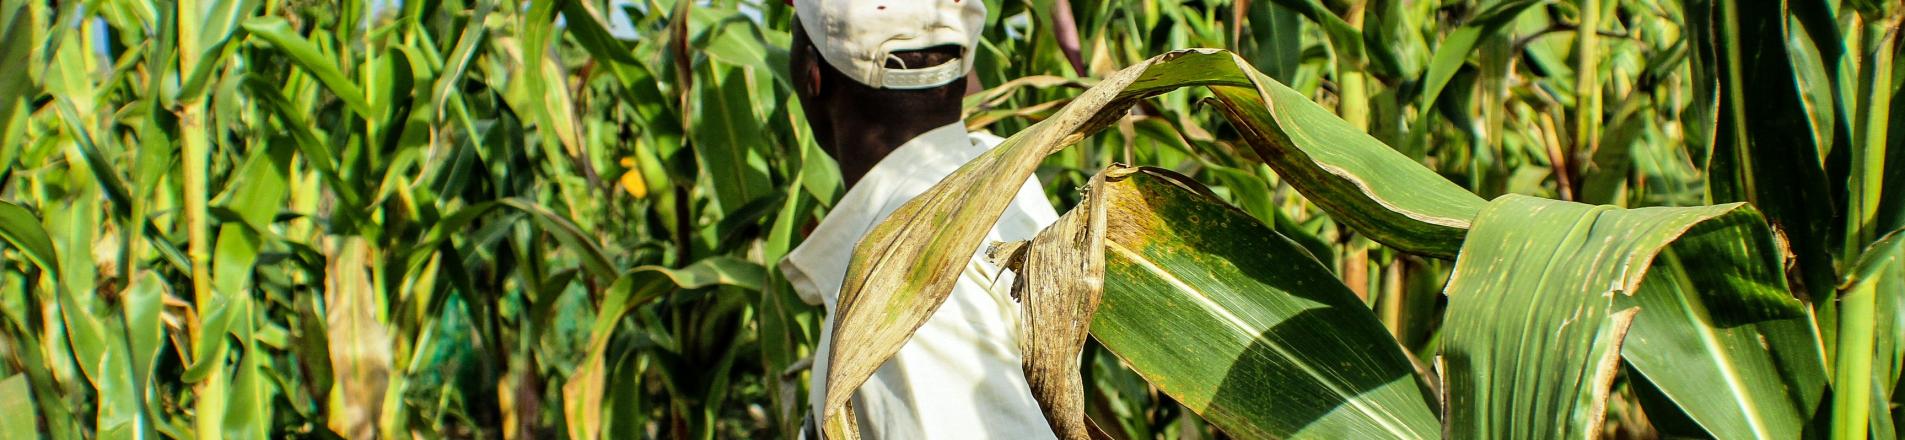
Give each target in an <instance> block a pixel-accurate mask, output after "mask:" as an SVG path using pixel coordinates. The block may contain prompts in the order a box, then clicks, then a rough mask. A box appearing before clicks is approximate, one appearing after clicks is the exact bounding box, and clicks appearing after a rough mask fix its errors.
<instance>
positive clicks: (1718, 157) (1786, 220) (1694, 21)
mask: <svg viewBox="0 0 1905 440" xmlns="http://www.w3.org/2000/svg"><path fill="white" fill-rule="evenodd" d="M1684 3H1685V7H1686V9H1687V24H1688V27H1689V29H1690V30H1691V31H1692V32H1691V34H1690V35H1692V36H1693V38H1692V40H1693V48H1692V55H1693V57H1692V58H1693V61H1694V62H1693V73H1694V78H1695V79H1694V82H1695V83H1697V84H1717V86H1716V87H1711V88H1708V87H1702V88H1699V89H1697V91H1698V92H1700V94H1703V95H1705V94H1710V93H1717V96H1710V97H1709V98H1710V99H1712V101H1709V100H1707V99H1700V100H1699V101H1700V102H1717V103H1718V104H1717V113H1715V115H1714V122H1713V123H1714V124H1715V125H1714V127H1715V129H1714V132H1713V143H1712V145H1711V153H1710V156H1709V157H1708V161H1707V164H1706V171H1707V173H1708V174H1709V178H1708V180H1707V195H1708V198H1709V199H1711V200H1712V201H1714V202H1739V201H1744V202H1751V203H1753V206H1755V207H1758V208H1759V209H1760V210H1762V211H1764V212H1765V213H1766V218H1767V219H1768V220H1770V221H1771V222H1772V223H1773V225H1775V226H1776V227H1778V228H1779V229H1780V230H1781V231H1782V232H1784V234H1785V236H1786V239H1787V240H1788V241H1790V242H1791V243H1792V251H1793V253H1794V254H1795V255H1797V260H1798V265H1799V273H1800V275H1801V276H1800V277H1799V278H1800V279H1799V280H1797V281H1799V282H1801V284H1802V285H1803V286H1804V288H1805V289H1806V290H1807V291H1808V292H1811V294H1813V295H1815V296H1816V295H1823V294H1824V293H1825V292H1829V291H1831V290H1832V286H1833V285H1834V284H1835V283H1834V281H1836V279H1835V278H1836V277H1835V276H1834V275H1835V273H1836V272H1835V271H1834V269H1833V267H1834V265H1833V260H1832V252H1831V249H1833V248H1834V247H1835V244H1836V243H1837V240H1836V239H1835V237H1836V235H1834V234H1838V233H1840V232H1841V231H1839V230H1840V229H1843V228H1842V227H1841V225H1842V222H1841V221H1840V220H1838V219H1839V218H1841V217H1840V216H1841V214H1837V211H1836V210H1837V209H1839V208H1838V207H1841V206H1842V205H1843V204H1844V202H1845V199H1844V187H1843V186H1839V185H1842V184H1829V183H1828V179H1827V177H1826V170H1825V165H1824V163H1825V162H1824V161H1823V160H1822V156H1823V155H1824V153H1823V152H1824V151H1825V149H1823V148H1820V147H1821V146H1820V144H1819V143H1818V142H1820V140H1821V139H1823V137H1822V136H1821V135H1822V134H1821V133H1814V130H1815V128H1816V126H1815V124H1813V123H1812V122H1811V119H1810V118H1809V116H1808V114H1807V113H1806V105H1805V103H1804V102H1803V101H1804V97H1803V96H1802V95H1803V94H1802V93H1801V90H1800V89H1799V84H1798V80H1797V79H1796V75H1795V73H1794V67H1793V63H1792V61H1791V59H1790V58H1789V57H1788V55H1787V50H1786V41H1787V38H1786V36H1787V33H1788V29H1787V26H1788V24H1789V20H1788V19H1787V18H1786V17H1787V14H1786V10H1785V5H1784V2H1731V1H1710V0H1687V1H1685V2H1684ZM1834 186H1837V189H1834Z"/></svg>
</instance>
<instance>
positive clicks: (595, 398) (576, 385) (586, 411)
mask: <svg viewBox="0 0 1905 440" xmlns="http://www.w3.org/2000/svg"><path fill="white" fill-rule="evenodd" d="M764 278H766V270H765V269H763V268H761V266H760V265H758V264H754V263H751V262H748V261H746V260H741V259H737V258H732V257H714V258H708V259H704V260H700V261H696V262H695V263H694V264H693V265H690V266H688V267H686V268H682V269H669V268H665V267H657V266H643V267H638V268H635V269H634V270H630V271H629V272H628V273H627V274H624V275H623V276H622V277H621V278H620V279H617V280H616V281H615V284H614V285H612V286H610V287H609V289H608V292H607V294H606V295H605V297H604V298H603V300H602V304H601V307H599V308H598V312H597V315H596V318H595V323H594V324H593V325H592V327H591V328H590V331H589V333H590V337H589V346H588V347H587V348H586V350H585V353H587V354H586V357H585V358H584V359H583V360H582V362H581V363H580V364H578V365H577V366H576V371H575V373H574V374H571V375H570V376H569V383H568V384H566V385H563V387H562V396H563V401H564V404H563V408H562V411H563V416H564V417H565V418H566V419H567V421H568V422H569V436H570V438H578V439H593V438H597V437H598V436H599V435H600V434H601V433H602V425H603V422H604V421H603V419H602V397H603V395H604V393H605V392H606V391H607V390H608V384H607V383H606V382H607V380H608V377H607V371H606V369H607V367H608V366H607V365H606V363H607V362H608V358H609V356H612V355H613V353H609V351H608V349H609V339H610V338H612V337H614V336H615V332H614V330H615V325H616V324H617V323H620V322H621V321H622V317H623V316H624V315H627V314H628V312H629V311H630V310H633V309H634V308H635V307H637V306H640V305H642V304H645V303H647V302H648V301H651V300H654V299H655V298H658V297H660V296H661V295H662V294H663V293H667V292H669V291H671V289H697V288H705V287H710V286H716V285H726V286H741V287H743V288H746V289H751V290H760V288H761V282H762V280H763V279H764Z"/></svg>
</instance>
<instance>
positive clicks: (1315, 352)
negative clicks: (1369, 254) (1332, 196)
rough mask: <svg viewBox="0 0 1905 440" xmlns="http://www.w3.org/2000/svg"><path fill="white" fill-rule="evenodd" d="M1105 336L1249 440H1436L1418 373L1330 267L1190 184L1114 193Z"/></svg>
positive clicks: (1145, 370)
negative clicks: (1300, 439)
mask: <svg viewBox="0 0 1905 440" xmlns="http://www.w3.org/2000/svg"><path fill="white" fill-rule="evenodd" d="M1105 187H1106V189H1105V191H1104V193H1105V194H1106V195H1105V196H1104V197H1105V198H1106V203H1107V211H1108V214H1107V219H1108V220H1107V222H1106V223H1107V226H1106V227H1107V233H1106V242H1107V244H1106V247H1107V249H1106V251H1105V258H1106V263H1105V264H1106V276H1105V293H1104V306H1103V307H1102V308H1100V309H1099V310H1098V314H1097V318H1096V319H1095V320H1093V322H1092V334H1093V335H1094V336H1096V337H1097V338H1098V340H1099V342H1102V343H1103V344H1104V345H1105V348H1107V349H1110V350H1111V351H1112V352H1113V353H1115V354H1117V355H1118V357H1119V358H1122V359H1124V361H1125V363H1126V364H1128V365H1130V366H1131V368H1132V369H1133V370H1136V371H1137V372H1138V373H1139V374H1140V375H1143V376H1144V378H1145V379H1146V380H1147V381H1149V382H1151V384H1153V385H1155V386H1157V387H1158V389H1160V390H1162V391H1164V392H1165V393H1166V394H1169V395H1170V396H1171V397H1173V398H1175V399H1177V401H1178V402H1180V403H1183V404H1184V405H1185V406H1186V407H1188V408H1190V409H1191V410H1192V411H1196V412H1197V413H1199V414H1201V415H1203V416H1204V417H1205V418H1206V419H1208V420H1210V421H1211V422H1212V423H1215V424H1216V425H1217V426H1218V427H1220V428H1223V430H1224V432H1226V433H1228V434H1231V435H1234V436H1237V437H1240V438H1283V437H1316V438H1434V437H1435V436H1436V435H1437V434H1438V433H1439V429H1440V428H1439V426H1438V423H1437V421H1436V417H1435V414H1434V412H1432V411H1431V410H1430V409H1429V405H1428V399H1427V398H1426V397H1425V396H1424V394H1423V392H1422V389H1421V388H1420V387H1419V386H1418V385H1417V380H1416V377H1415V373H1414V371H1415V369H1414V367H1413V366H1412V365H1411V364H1410V362H1409V359H1408V358H1407V357H1405V355H1404V354H1403V353H1402V350H1401V348H1400V346H1399V345H1397V344H1396V342H1395V340H1394V339H1391V338H1390V337H1389V334H1388V332H1387V331H1386V330H1385V329H1384V328H1383V326H1382V324H1381V323H1379V322H1377V321H1376V316H1375V315H1374V314H1373V313H1371V312H1370V311H1369V309H1368V308H1367V307H1365V306H1363V304H1362V302H1361V300H1359V299H1357V297H1356V295H1355V294H1354V293H1353V292H1350V290H1349V288H1348V287H1346V286H1344V285H1343V284H1342V283H1340V282H1338V281H1337V280H1336V279H1335V276H1334V275H1332V274H1331V273H1330V271H1329V269H1328V268H1327V267H1325V266H1324V265H1323V264H1322V263H1321V262H1319V261H1317V260H1316V259H1315V258H1312V257H1311V256H1310V254H1309V253H1308V252H1306V251H1304V250H1303V248H1302V247H1301V246H1299V245H1297V244H1296V243H1295V242H1292V241H1290V240H1288V239H1286V238H1284V237H1283V236H1282V235H1279V234H1277V233H1276V232H1274V231H1272V230H1270V228H1269V227H1267V226H1265V225H1263V223H1261V222H1259V221H1257V220H1256V219H1254V218H1251V217H1250V216H1249V214H1246V213H1244V212H1242V211H1239V210H1237V209H1235V208H1231V207H1229V206H1227V205H1224V204H1223V202H1221V201H1219V200H1217V199H1216V198H1214V197H1211V196H1210V195H1208V193H1205V192H1203V191H1202V189H1201V188H1202V187H1201V186H1199V185H1197V184H1196V183H1193V182H1190V181H1189V180H1188V179H1186V178H1183V177H1181V176H1179V177H1173V176H1171V175H1169V174H1166V173H1164V172H1159V171H1156V170H1149V169H1147V170H1146V172H1144V173H1138V174H1133V175H1131V176H1129V177H1127V178H1124V179H1122V180H1119V181H1114V182H1111V183H1109V184H1107V185H1105Z"/></svg>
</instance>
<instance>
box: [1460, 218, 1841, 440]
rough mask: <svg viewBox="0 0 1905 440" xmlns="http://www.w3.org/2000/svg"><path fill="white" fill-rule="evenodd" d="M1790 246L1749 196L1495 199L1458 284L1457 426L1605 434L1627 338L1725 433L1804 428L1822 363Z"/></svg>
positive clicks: (1634, 357)
mask: <svg viewBox="0 0 1905 440" xmlns="http://www.w3.org/2000/svg"><path fill="white" fill-rule="evenodd" d="M1777 255H1780V253H1779V247H1778V245H1777V244H1776V243H1775V242H1774V241H1773V238H1772V232H1771V229H1770V228H1768V227H1767V226H1766V223H1765V222H1764V221H1762V220H1761V219H1760V217H1759V215H1758V212H1757V211H1754V210H1753V209H1752V208H1750V207H1747V206H1745V205H1744V204H1737V203H1736V204H1728V205H1718V206H1706V207H1697V208H1640V209H1630V210H1624V209H1619V208H1614V207H1609V206H1590V205H1584V204H1578V203H1571V202H1562V201H1554V200H1547V199H1540V198H1534V197H1526V196H1519V195H1508V196H1503V197H1502V198H1499V199H1496V200H1495V201H1492V202H1490V203H1489V205H1488V207H1487V208H1486V209H1484V210H1483V211H1482V213H1481V215H1480V216H1479V217H1477V218H1476V221H1475V229H1474V230H1473V231H1471V232H1470V233H1469V236H1468V239H1467V241H1466V242H1465V243H1464V244H1463V247H1462V253H1461V257H1460V258H1459V259H1457V260H1456V264H1455V272H1454V273H1453V274H1452V275H1450V279H1449V284H1448V287H1447V290H1446V291H1445V293H1446V294H1447V295H1448V297H1449V311H1448V315H1447V318H1445V319H1446V320H1447V321H1446V324H1445V327H1444V330H1443V331H1444V334H1443V336H1442V354H1441V355H1442V362H1443V368H1442V371H1443V374H1444V376H1443V380H1444V388H1443V389H1444V392H1446V393H1447V396H1448V398H1447V403H1446V411H1447V414H1449V419H1448V420H1447V423H1448V429H1449V431H1448V432H1449V434H1450V435H1452V436H1456V437H1478V438H1479V437H1490V438H1582V437H1595V436H1598V435H1599V430H1600V427H1601V425H1602V423H1603V421H1604V417H1605V410H1606V407H1605V405H1606V403H1605V401H1606V400H1607V393H1608V392H1609V391H1608V387H1609V385H1610V384H1611V381H1612V380H1613V375H1614V373H1615V371H1616V370H1617V368H1618V367H1619V365H1620V363H1619V361H1620V356H1621V355H1623V351H1624V349H1625V353H1626V354H1627V355H1629V359H1630V361H1633V362H1634V365H1635V367H1636V368H1637V369H1638V370H1641V371H1642V372H1643V374H1646V375H1647V377H1648V379H1649V380H1650V381H1652V382H1654V383H1655V384H1656V385H1658V386H1659V387H1660V388H1661V390H1662V391H1663V392H1665V393H1666V394H1667V395H1669V396H1683V397H1679V398H1678V399H1679V400H1680V401H1679V403H1681V404H1682V405H1683V406H1682V408H1683V409H1686V410H1687V411H1688V412H1689V413H1690V415H1692V416H1693V417H1694V418H1695V419H1696V420H1701V421H1702V423H1703V424H1706V425H1707V427H1708V429H1709V430H1714V431H1712V432H1713V433H1714V434H1715V435H1721V436H1730V435H1741V436H1749V437H1763V438H1794V437H1797V436H1798V435H1799V433H1800V431H1801V429H1802V428H1803V427H1804V426H1805V423H1806V417H1807V415H1809V414H1810V410H1811V408H1813V407H1812V406H1810V405H1809V403H1816V402H1817V401H1818V398H1819V396H1820V393H1821V392H1822V387H1823V384H1824V381H1823V377H1822V375H1823V373H1822V371H1823V368H1822V366H1821V364H1820V362H1821V357H1820V356H1819V355H1818V352H1817V351H1816V348H1817V347H1816V346H1813V345H1808V344H1806V343H1805V341H1807V340H1812V339H1813V338H1814V337H1813V336H1812V334H1811V331H1810V330H1811V329H1810V327H1809V324H1808V323H1807V322H1806V319H1807V318H1806V315H1805V314H1804V311H1803V309H1802V308H1801V307H1799V305H1798V303H1797V301H1796V300H1794V299H1793V298H1792V297H1791V296H1789V295H1788V294H1787V293H1786V292H1785V290H1784V285H1785V284H1784V279H1783V277H1782V275H1781V274H1782V272H1780V265H1779V261H1778V259H1777ZM1681 259H1687V261H1689V262H1690V261H1691V260H1695V259H1697V260H1700V262H1701V263H1703V264H1706V265H1705V266H1691V263H1689V265H1690V266H1691V267H1700V268H1701V269H1699V270H1700V271H1701V272H1700V273H1687V272H1684V271H1680V270H1678V268H1677V266H1676V265H1677V264H1681V261H1683V260H1681ZM1663 266H1664V267H1666V269H1665V270H1652V271H1650V270H1649V269H1650V268H1651V269H1662V267H1663ZM1654 273H1657V274H1655V275H1653V276H1651V277H1650V276H1649V274H1654ZM1649 280H1651V281H1649ZM1643 281H1646V282H1643ZM1696 292H1697V293H1696ZM1637 297H1638V298H1637ZM1676 303H1677V304H1676ZM1637 314H1638V316H1636V315H1637ZM1636 321H1638V323H1637V322H1636ZM1630 326H1631V327H1630ZM1716 327H1717V328H1716ZM1702 330H1704V331H1702ZM1762 336H1764V337H1765V339H1761V337H1762ZM1624 344H1626V345H1624ZM1762 344H1765V345H1762ZM1769 352H1770V354H1769ZM1689 399H1702V400H1705V401H1704V402H1691V401H1688V400H1689ZM1742 420H1744V421H1747V422H1748V423H1739V421H1742Z"/></svg>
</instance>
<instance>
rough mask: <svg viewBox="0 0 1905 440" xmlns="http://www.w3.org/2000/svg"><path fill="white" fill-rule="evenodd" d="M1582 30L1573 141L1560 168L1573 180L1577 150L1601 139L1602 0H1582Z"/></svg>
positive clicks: (1592, 146)
mask: <svg viewBox="0 0 1905 440" xmlns="http://www.w3.org/2000/svg"><path fill="white" fill-rule="evenodd" d="M1580 29H1581V31H1580V32H1576V33H1575V37H1574V41H1575V44H1576V46H1575V51H1574V53H1575V56H1576V57H1578V58H1577V60H1578V61H1579V64H1577V65H1576V66H1575V68H1574V75H1575V76H1574V79H1575V82H1574V90H1575V106H1574V145H1573V148H1572V149H1569V150H1566V151H1564V152H1563V154H1564V156H1563V157H1562V159H1564V160H1566V162H1564V163H1560V164H1556V165H1558V166H1559V168H1560V169H1559V170H1557V171H1558V172H1562V173H1567V176H1565V177H1568V178H1569V180H1570V181H1573V180H1575V179H1573V177H1574V175H1573V174H1574V167H1573V166H1572V164H1573V163H1574V162H1575V161H1574V157H1575V154H1576V153H1578V152H1582V151H1588V152H1592V151H1594V150H1595V149H1596V147H1598V146H1599V144H1600V142H1601V78H1600V72H1601V69H1600V65H1601V63H1600V61H1601V55H1600V52H1601V42H1600V38H1601V37H1600V34H1599V32H1600V29H1601V0H1581V28H1580Z"/></svg>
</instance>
